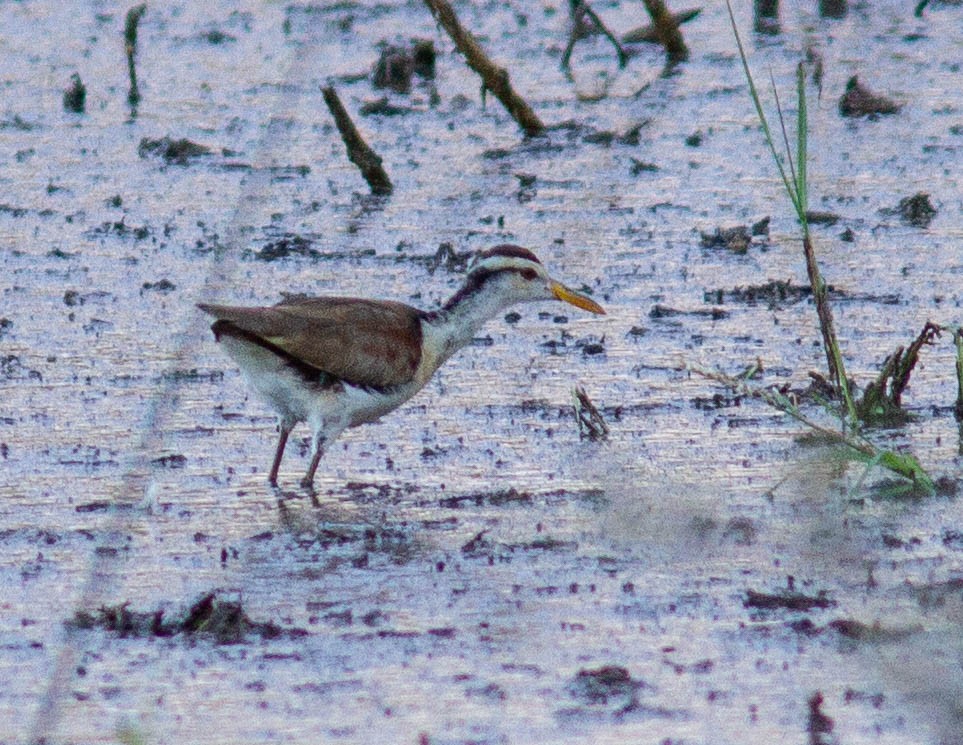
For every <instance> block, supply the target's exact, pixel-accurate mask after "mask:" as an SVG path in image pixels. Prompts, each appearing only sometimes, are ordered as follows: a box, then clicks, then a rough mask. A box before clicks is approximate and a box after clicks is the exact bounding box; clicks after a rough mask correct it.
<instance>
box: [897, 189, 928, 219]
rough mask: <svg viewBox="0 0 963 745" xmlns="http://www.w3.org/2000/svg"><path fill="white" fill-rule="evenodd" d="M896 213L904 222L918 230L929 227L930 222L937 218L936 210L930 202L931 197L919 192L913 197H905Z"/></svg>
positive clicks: (900, 201)
mask: <svg viewBox="0 0 963 745" xmlns="http://www.w3.org/2000/svg"><path fill="white" fill-rule="evenodd" d="M896 211H897V212H898V213H899V216H900V218H901V219H902V220H903V222H905V223H907V224H909V225H912V226H914V227H917V228H926V227H929V224H930V222H931V221H932V220H933V218H934V217H935V216H936V208H935V207H934V206H933V204H932V202H930V195H929V194H926V193H925V192H917V193H916V194H914V195H913V196H911V197H903V198H902V199H900V200H899V205H898V206H897V207H896Z"/></svg>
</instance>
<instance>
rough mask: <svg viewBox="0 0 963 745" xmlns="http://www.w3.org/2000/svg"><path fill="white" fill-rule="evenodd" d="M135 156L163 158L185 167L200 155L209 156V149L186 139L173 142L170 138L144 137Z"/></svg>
mask: <svg viewBox="0 0 963 745" xmlns="http://www.w3.org/2000/svg"><path fill="white" fill-rule="evenodd" d="M137 154H138V155H139V156H140V157H141V158H146V157H148V156H154V157H159V158H163V159H164V160H166V161H167V162H168V163H176V164H177V165H181V166H183V165H187V163H188V161H189V160H190V159H191V158H198V157H200V156H202V155H210V154H211V149H210V148H209V147H207V146H206V145H199V144H198V143H196V142H192V141H191V140H188V139H186V138H182V139H180V140H173V139H171V138H170V137H161V138H160V139H154V138H151V137H144V138H143V139H142V140H141V141H140V145H138V146H137Z"/></svg>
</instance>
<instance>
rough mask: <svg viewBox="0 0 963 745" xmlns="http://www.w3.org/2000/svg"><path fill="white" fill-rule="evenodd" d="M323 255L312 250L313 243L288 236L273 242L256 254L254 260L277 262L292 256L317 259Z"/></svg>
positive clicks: (298, 236)
mask: <svg viewBox="0 0 963 745" xmlns="http://www.w3.org/2000/svg"><path fill="white" fill-rule="evenodd" d="M320 255H321V254H320V253H319V252H318V251H317V250H315V249H313V248H311V241H310V240H309V239H307V238H304V237H303V236H300V235H293V234H288V235H285V236H283V237H282V238H279V239H278V240H276V241H271V242H270V243H268V244H267V245H266V246H264V247H263V248H261V249H259V250H258V251H255V252H254V258H255V259H258V260H260V261H276V260H277V259H287V258H290V257H291V256H300V257H304V258H317V257H318V256H320Z"/></svg>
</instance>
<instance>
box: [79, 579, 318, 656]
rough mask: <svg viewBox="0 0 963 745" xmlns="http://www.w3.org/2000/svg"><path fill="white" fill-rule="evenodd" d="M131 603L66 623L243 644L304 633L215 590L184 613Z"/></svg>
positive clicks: (129, 633) (124, 633)
mask: <svg viewBox="0 0 963 745" xmlns="http://www.w3.org/2000/svg"><path fill="white" fill-rule="evenodd" d="M129 606H130V603H129V602H126V603H121V604H120V605H111V606H101V607H100V608H99V609H98V610H97V611H95V612H93V613H91V612H88V611H82V610H81V611H77V613H76V614H74V617H73V618H72V619H70V620H68V621H67V622H66V623H67V625H68V626H70V627H72V628H75V629H87V630H89V629H96V628H100V629H103V630H105V631H109V632H112V633H116V634H119V635H120V636H123V637H135V638H140V637H171V636H176V635H178V634H184V635H185V636H204V637H208V638H211V639H213V641H214V642H215V643H216V644H242V643H244V642H246V641H247V640H248V637H249V636H252V635H253V636H258V637H260V638H262V639H276V638H278V637H280V636H305V635H306V633H307V632H305V631H303V630H300V629H283V628H281V627H280V626H278V625H277V624H274V623H271V622H270V621H269V622H267V623H259V622H257V621H252V620H251V619H250V618H248V616H247V614H245V613H244V610H243V608H242V607H241V603H240V602H233V601H227V600H218V599H217V597H216V595H215V593H213V592H211V593H207V594H206V595H204V596H203V597H201V598H200V600H198V601H197V602H196V603H194V604H193V605H192V606H191V607H190V608H188V609H187V612H186V613H185V614H184V615H183V616H182V617H181V618H177V619H173V620H166V619H165V618H164V610H163V609H158V610H154V611H146V612H142V611H133V610H131V609H130V607H129Z"/></svg>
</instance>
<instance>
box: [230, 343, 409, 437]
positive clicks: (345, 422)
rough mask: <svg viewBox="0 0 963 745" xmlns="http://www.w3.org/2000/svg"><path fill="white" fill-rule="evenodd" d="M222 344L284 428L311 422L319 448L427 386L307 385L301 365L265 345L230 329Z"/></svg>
mask: <svg viewBox="0 0 963 745" xmlns="http://www.w3.org/2000/svg"><path fill="white" fill-rule="evenodd" d="M221 345H222V347H223V348H224V351H225V352H227V353H228V354H229V355H230V356H231V357H232V358H233V359H234V361H235V362H237V364H238V367H239V368H240V369H241V373H242V374H243V375H244V377H245V378H246V379H247V380H248V382H249V383H250V384H251V387H252V388H254V390H255V391H257V393H258V395H260V396H261V398H263V399H264V400H265V401H266V402H267V403H268V404H270V405H271V406H272V407H273V408H274V410H275V411H276V412H277V414H278V419H279V420H280V425H281V426H282V427H283V428H285V429H290V428H291V427H293V426H294V425H295V424H297V423H298V422H307V424H308V426H309V427H310V428H311V434H312V436H313V439H314V447H315V448H316V447H317V446H318V445H319V444H322V443H330V442H331V441H332V440H334V439H335V438H337V437H338V435H340V434H341V433H342V432H343V431H344V430H345V429H347V428H348V427H356V426H358V425H359V424H365V423H366V422H373V421H375V420H376V419H378V418H380V417H381V416H383V415H385V414H387V413H388V412H389V411H391V410H393V409H395V408H397V407H398V406H399V405H401V404H402V403H404V402H405V401H406V400H408V399H409V398H411V396H413V395H414V394H415V393H416V392H417V391H418V390H419V389H420V388H421V387H422V386H421V385H418V384H416V383H414V382H413V383H410V384H408V385H403V386H397V387H396V388H394V389H392V390H391V391H390V392H388V393H378V392H377V391H371V390H368V389H365V388H358V387H355V386H352V385H347V384H342V385H337V386H333V387H328V388H320V387H315V386H307V385H305V384H304V378H303V377H301V375H300V374H299V373H298V372H297V370H295V369H294V368H292V367H290V366H289V365H287V364H286V363H285V362H284V360H283V359H281V358H280V357H278V356H277V355H276V354H274V353H273V352H270V351H268V350H267V349H265V348H264V347H261V346H259V345H257V344H253V343H251V342H248V341H244V340H243V339H238V338H235V337H233V336H228V335H227V334H224V335H222V336H221Z"/></svg>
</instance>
